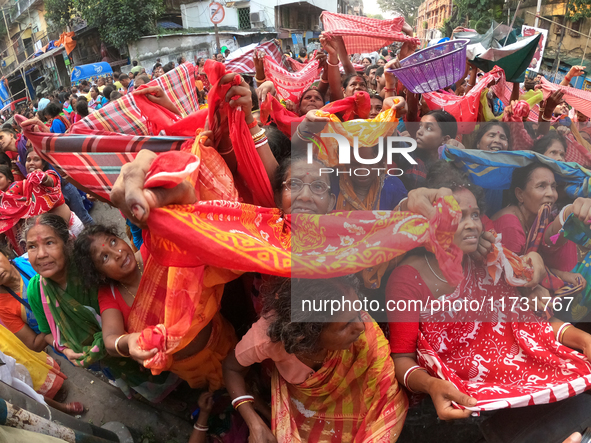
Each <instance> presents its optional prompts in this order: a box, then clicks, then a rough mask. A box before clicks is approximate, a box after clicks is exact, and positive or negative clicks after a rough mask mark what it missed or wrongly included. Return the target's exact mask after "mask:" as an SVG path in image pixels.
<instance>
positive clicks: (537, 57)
mask: <svg viewBox="0 0 591 443" xmlns="http://www.w3.org/2000/svg"><path fill="white" fill-rule="evenodd" d="M536 34H542V38H540V42H539V43H538V49H536V52H535V54H534V57H533V58H532V60H531V63H530V64H529V67H528V69H529V70H530V71H535V72H539V71H540V65H541V64H542V57H543V56H544V48H545V47H546V41H547V40H548V30H547V29H541V28H534V27H533V26H526V25H523V27H522V29H521V35H523V36H524V37H531V36H532V35H536Z"/></svg>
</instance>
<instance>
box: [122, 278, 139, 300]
mask: <svg viewBox="0 0 591 443" xmlns="http://www.w3.org/2000/svg"><path fill="white" fill-rule="evenodd" d="M119 285H121V286H123V287H124V288H125V290H126V291H127V293H128V294H129V295H131V296H132V297H133V299H134V300H135V295H134V294H133V293H132V292H131V291H130V290H129V289H128V287H127V286H125V285H124V284H123V283H121V282H119Z"/></svg>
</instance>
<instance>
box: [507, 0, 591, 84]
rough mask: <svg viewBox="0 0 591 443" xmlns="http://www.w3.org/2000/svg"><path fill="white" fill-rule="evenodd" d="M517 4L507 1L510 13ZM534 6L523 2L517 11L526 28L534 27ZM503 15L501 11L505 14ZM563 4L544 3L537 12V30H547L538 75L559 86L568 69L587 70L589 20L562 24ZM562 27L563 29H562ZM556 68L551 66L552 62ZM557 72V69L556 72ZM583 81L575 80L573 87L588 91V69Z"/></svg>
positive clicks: (590, 77)
mask: <svg viewBox="0 0 591 443" xmlns="http://www.w3.org/2000/svg"><path fill="white" fill-rule="evenodd" d="M516 6H517V2H515V1H514V0H511V1H510V2H508V3H507V4H506V9H507V7H510V8H511V10H513V11H514V10H515V8H516ZM536 8H537V2H536V1H535V0H525V1H523V2H522V3H521V6H520V7H519V12H518V13H517V17H518V18H520V19H521V20H522V21H523V23H524V24H525V25H527V26H535V22H536V17H535V13H536ZM506 12H507V11H506V10H505V13H506ZM565 13H566V2H565V1H553V0H550V1H545V2H543V4H542V7H541V10H540V18H539V19H538V24H537V27H538V28H541V29H547V30H548V41H547V42H546V45H545V49H544V57H543V63H542V66H541V68H540V73H541V74H544V76H546V78H547V79H548V80H550V81H554V82H556V83H560V81H562V79H563V78H564V76H565V75H566V74H567V73H568V71H569V70H570V68H571V66H574V65H582V66H587V67H590V66H591V42H590V41H589V40H590V39H589V35H590V34H591V19H582V20H579V21H577V22H571V21H569V20H565ZM562 25H564V26H566V28H565V27H564V26H562ZM559 46H560V49H559ZM557 59H558V60H559V64H555V63H554V61H555V60H557ZM557 68H558V69H557ZM588 72H589V74H588V76H587V77H584V78H583V77H581V78H580V79H578V80H576V83H575V82H573V83H575V86H577V87H579V88H584V89H591V69H589V70H588Z"/></svg>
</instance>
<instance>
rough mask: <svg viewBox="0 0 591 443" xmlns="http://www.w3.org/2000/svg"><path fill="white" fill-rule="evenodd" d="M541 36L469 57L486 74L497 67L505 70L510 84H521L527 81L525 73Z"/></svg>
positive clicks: (527, 38)
mask: <svg viewBox="0 0 591 443" xmlns="http://www.w3.org/2000/svg"><path fill="white" fill-rule="evenodd" d="M540 37H541V34H538V35H535V36H531V37H526V38H523V39H520V40H517V42H515V43H513V44H511V45H507V46H504V47H502V48H497V49H495V48H490V49H488V50H486V51H485V52H482V53H476V54H473V55H474V56H475V57H474V58H472V57H470V55H468V58H469V59H470V61H471V63H472V64H473V65H475V66H476V67H477V68H480V69H482V70H483V71H484V72H489V71H490V70H492V69H493V68H494V67H495V66H499V67H500V68H503V70H504V71H505V76H506V78H507V81H508V82H512V83H521V82H522V81H524V80H525V71H526V70H527V68H528V66H529V64H530V63H531V60H532V58H533V56H534V54H535V52H536V49H537V47H538V42H539V41H540Z"/></svg>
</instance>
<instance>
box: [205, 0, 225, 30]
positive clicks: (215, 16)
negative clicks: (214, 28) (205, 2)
mask: <svg viewBox="0 0 591 443" xmlns="http://www.w3.org/2000/svg"><path fill="white" fill-rule="evenodd" d="M209 13H210V17H209V19H210V20H211V22H212V23H213V24H214V25H217V24H220V23H221V22H223V21H224V18H225V17H226V11H224V7H223V6H222V5H221V4H220V3H218V2H211V3H210V4H209Z"/></svg>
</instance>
